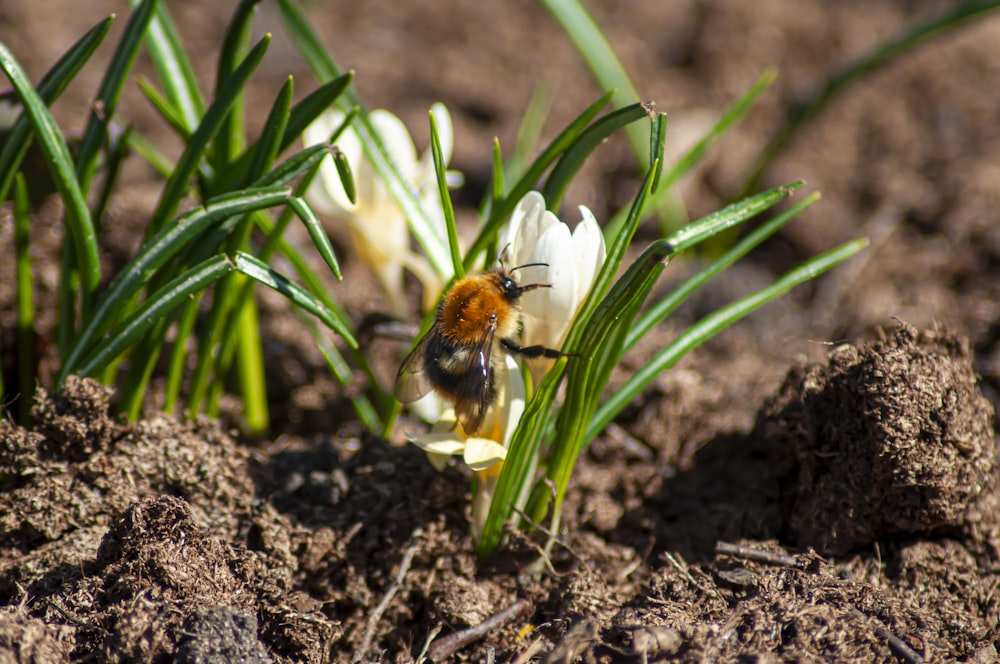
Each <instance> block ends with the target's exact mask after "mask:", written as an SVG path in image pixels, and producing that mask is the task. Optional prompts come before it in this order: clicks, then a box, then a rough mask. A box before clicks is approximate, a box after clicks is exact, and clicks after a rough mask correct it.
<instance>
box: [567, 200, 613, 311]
mask: <svg viewBox="0 0 1000 664" xmlns="http://www.w3.org/2000/svg"><path fill="white" fill-rule="evenodd" d="M580 215H581V217H582V218H581V220H580V223H579V224H577V225H576V228H575V229H573V262H574V263H575V265H576V276H577V287H578V288H579V290H580V293H579V295H580V302H578V303H577V304H578V305H579V304H580V303H582V302H583V299H584V297H585V296H586V293H587V291H589V290H590V287H591V286H592V285H593V284H594V279H595V278H596V277H597V273H598V271H599V270H600V269H601V266H602V265H604V259H605V258H606V257H607V249H606V248H605V246H604V233H603V232H601V227H600V225H599V224H598V223H597V219H596V218H595V217H594V213H593V212H591V211H590V210H589V209H587V208H586V207H585V206H583V205H581V206H580Z"/></svg>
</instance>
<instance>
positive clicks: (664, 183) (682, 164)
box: [604, 69, 777, 238]
mask: <svg viewBox="0 0 1000 664" xmlns="http://www.w3.org/2000/svg"><path fill="white" fill-rule="evenodd" d="M776 76H777V73H776V72H775V71H774V70H772V69H769V70H767V71H765V72H764V73H763V74H762V75H761V77H760V78H759V79H757V82H756V83H754V84H753V85H752V86H751V87H750V90H748V91H747V93H746V94H744V95H743V96H742V97H741V98H740V99H738V100H737V101H736V103H734V104H733V105H732V106H730V107H729V108H728V109H727V110H726V112H725V113H723V114H722V117H721V118H719V121H718V122H716V123H715V125H714V126H713V127H712V128H711V129H710V130H709V132H708V133H707V134H705V136H703V137H702V138H701V140H699V141H698V142H697V143H695V144H694V146H692V147H691V149H689V150H688V151H687V152H686V153H684V156H682V157H681V158H680V159H678V160H677V162H676V163H675V164H674V165H673V166H671V167H670V168H668V169H667V170H666V171H665V172H664V174H663V177H662V178H661V179H660V183H659V184H658V185H656V187H654V189H653V191H654V194H653V196H652V197H650V200H649V201H648V202H647V203H646V207H645V209H644V210H643V213H642V217H643V219H646V218H647V217H648V216H649V214H650V213H651V212H652V211H653V210H661V209H663V208H664V206H665V205H666V204H667V203H668V202H669V200H670V197H671V196H673V195H674V193H673V192H672V188H673V186H674V185H675V184H677V183H678V182H679V181H680V179H681V178H683V177H684V176H685V175H687V174H688V173H690V172H691V170H692V169H694V167H695V166H697V165H698V164H699V163H700V162H701V160H702V159H704V158H705V155H707V154H708V151H709V150H711V149H712V148H713V147H714V146H715V144H716V143H717V142H718V141H719V139H721V138H722V136H723V135H724V134H725V133H726V132H727V131H729V129H730V127H732V126H733V125H735V124H736V123H737V122H738V121H739V120H741V119H742V118H743V116H745V115H746V114H747V112H748V111H749V110H750V109H751V108H752V107H753V105H754V104H755V103H756V101H757V98H758V97H760V95H761V94H762V93H763V92H764V91H765V90H766V89H767V88H768V87H769V86H770V85H771V83H773V82H774V79H775V77H776ZM626 214H627V210H622V211H621V212H619V213H618V214H616V215H615V216H614V217H613V218H612V219H611V221H609V222H608V223H607V224H606V225H605V231H604V237H606V238H612V237H614V236H615V234H617V233H618V230H619V229H620V228H621V226H622V224H624V223H625V216H626Z"/></svg>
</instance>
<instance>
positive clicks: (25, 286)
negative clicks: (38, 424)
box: [4, 173, 35, 427]
mask: <svg viewBox="0 0 1000 664" xmlns="http://www.w3.org/2000/svg"><path fill="white" fill-rule="evenodd" d="M13 212H14V256H15V261H16V269H17V339H16V344H17V390H18V392H19V393H20V397H18V401H17V413H18V416H17V421H18V423H19V424H20V425H21V426H22V427H30V426H31V403H32V400H33V399H34V396H35V297H34V277H33V276H32V273H31V241H30V239H29V237H28V230H29V228H30V227H31V219H30V217H29V211H28V186H27V184H26V183H25V181H24V176H23V175H22V174H21V173H18V174H17V179H16V180H15V181H14V210H13ZM4 401H5V402H7V403H9V402H10V398H9V395H4Z"/></svg>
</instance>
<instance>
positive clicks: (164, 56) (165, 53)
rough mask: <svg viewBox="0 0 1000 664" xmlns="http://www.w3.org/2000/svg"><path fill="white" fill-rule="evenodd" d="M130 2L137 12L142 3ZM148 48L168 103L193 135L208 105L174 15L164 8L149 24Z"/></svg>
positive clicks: (138, 0)
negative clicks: (175, 24)
mask: <svg viewBox="0 0 1000 664" xmlns="http://www.w3.org/2000/svg"><path fill="white" fill-rule="evenodd" d="M128 2H129V6H130V7H132V9H133V10H134V9H135V8H136V6H137V5H138V4H139V2H141V0H128ZM146 47H147V48H148V49H149V55H150V57H151V58H152V60H153V66H154V67H155V68H156V73H157V74H159V77H160V83H161V84H162V85H163V89H164V91H165V92H166V95H167V99H169V100H170V103H171V104H172V105H173V106H174V108H175V109H176V111H177V115H179V116H180V117H181V118H182V119H183V123H184V124H183V126H184V128H185V130H186V131H187V133H188V134H191V133H192V132H194V129H195V127H197V126H198V122H199V121H200V120H201V116H202V115H203V114H204V113H205V102H204V101H203V100H202V97H201V91H200V90H199V89H198V79H197V78H195V75H194V68H192V67H191V61H190V60H188V57H187V54H186V53H185V51H184V47H183V46H182V45H181V39H180V37H179V36H178V35H177V29H176V28H175V27H174V22H173V21H172V20H171V19H170V12H168V11H167V8H166V6H165V5H163V4H161V5H160V6H159V7H157V8H156V16H154V17H153V20H152V22H150V24H149V30H148V31H147V33H146Z"/></svg>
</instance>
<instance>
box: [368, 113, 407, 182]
mask: <svg viewBox="0 0 1000 664" xmlns="http://www.w3.org/2000/svg"><path fill="white" fill-rule="evenodd" d="M368 117H369V118H370V119H371V123H372V125H373V126H374V127H375V131H377V132H378V133H379V136H381V137H382V143H384V144H385V149H386V150H388V152H389V157H391V158H392V161H393V162H394V163H395V164H396V167H397V168H398V169H399V171H400V174H401V175H402V176H403V178H404V179H406V180H407V181H411V182H412V180H413V178H414V176H415V175H416V173H415V171H416V168H417V148H416V147H415V146H414V145H413V139H412V138H410V132H409V131H408V130H407V129H406V125H404V124H403V121H402V120H400V119H399V118H397V117H396V116H395V115H393V114H392V113H390V112H389V111H385V110H382V109H378V110H375V111H372V112H371V114H370V115H369V116H368Z"/></svg>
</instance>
